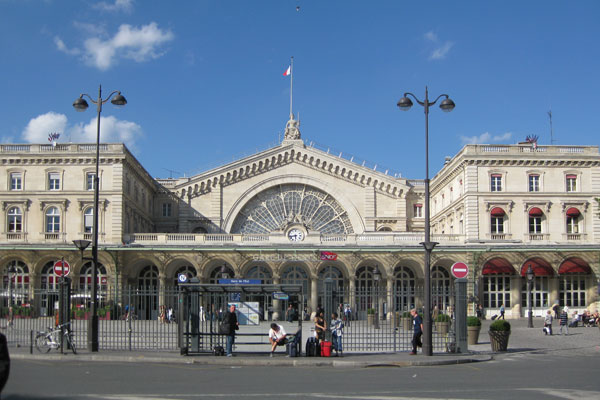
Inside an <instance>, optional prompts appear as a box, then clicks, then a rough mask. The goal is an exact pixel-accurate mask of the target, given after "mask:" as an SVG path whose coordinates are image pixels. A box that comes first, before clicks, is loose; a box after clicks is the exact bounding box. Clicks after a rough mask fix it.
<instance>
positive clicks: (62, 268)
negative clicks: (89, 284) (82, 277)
mask: <svg viewBox="0 0 600 400" xmlns="http://www.w3.org/2000/svg"><path fill="white" fill-rule="evenodd" d="M70 272H71V266H70V265H69V263H68V262H66V261H65V260H58V261H57V262H55V263H54V274H56V276H68V275H69V273H70Z"/></svg>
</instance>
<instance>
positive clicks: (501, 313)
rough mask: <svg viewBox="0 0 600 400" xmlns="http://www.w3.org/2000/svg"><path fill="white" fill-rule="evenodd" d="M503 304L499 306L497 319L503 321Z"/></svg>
mask: <svg viewBox="0 0 600 400" xmlns="http://www.w3.org/2000/svg"><path fill="white" fill-rule="evenodd" d="M504 311H505V310H504V303H502V304H501V305H500V316H499V317H498V319H504Z"/></svg>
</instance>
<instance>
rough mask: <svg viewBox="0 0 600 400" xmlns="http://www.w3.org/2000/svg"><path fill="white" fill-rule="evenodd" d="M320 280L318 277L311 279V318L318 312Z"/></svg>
mask: <svg viewBox="0 0 600 400" xmlns="http://www.w3.org/2000/svg"><path fill="white" fill-rule="evenodd" d="M317 283H318V278H317V277H316V276H311V277H310V311H311V317H312V314H313V313H315V312H316V311H317V305H318V294H319V291H318V285H317Z"/></svg>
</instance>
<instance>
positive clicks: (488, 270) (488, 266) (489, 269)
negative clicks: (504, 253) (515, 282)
mask: <svg viewBox="0 0 600 400" xmlns="http://www.w3.org/2000/svg"><path fill="white" fill-rule="evenodd" d="M514 273H515V269H514V268H513V266H512V265H511V264H510V263H509V262H508V261H506V260H505V259H504V258H492V259H491V260H489V261H488V262H486V263H485V264H484V266H483V270H482V271H481V274H482V275H496V274H511V275H512V274H514Z"/></svg>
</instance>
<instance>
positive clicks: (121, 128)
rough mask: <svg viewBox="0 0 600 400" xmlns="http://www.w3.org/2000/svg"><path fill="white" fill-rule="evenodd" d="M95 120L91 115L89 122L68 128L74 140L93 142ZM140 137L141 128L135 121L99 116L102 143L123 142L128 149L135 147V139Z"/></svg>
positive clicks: (95, 126)
mask: <svg viewBox="0 0 600 400" xmlns="http://www.w3.org/2000/svg"><path fill="white" fill-rule="evenodd" d="M96 124H97V120H96V117H93V118H92V119H91V120H90V122H89V123H87V124H85V125H84V124H83V123H79V124H77V125H75V126H74V127H72V128H71V129H70V130H69V133H70V136H71V138H72V140H73V141H74V142H87V143H95V142H96V135H97V125H96ZM141 137H142V128H141V127H140V126H139V125H138V124H136V123H135V122H130V121H119V120H118V119H116V118H115V117H113V116H112V115H111V116H108V117H101V118H100V141H101V142H103V143H120V142H123V143H125V145H127V147H129V149H134V148H135V147H136V141H137V140H138V139H139V138H141Z"/></svg>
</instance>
